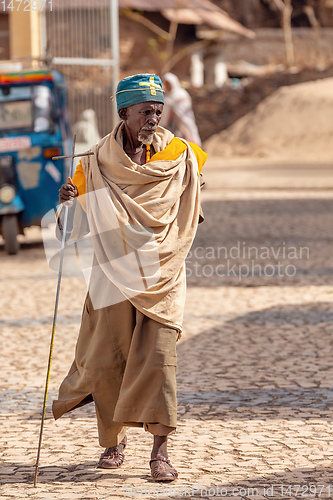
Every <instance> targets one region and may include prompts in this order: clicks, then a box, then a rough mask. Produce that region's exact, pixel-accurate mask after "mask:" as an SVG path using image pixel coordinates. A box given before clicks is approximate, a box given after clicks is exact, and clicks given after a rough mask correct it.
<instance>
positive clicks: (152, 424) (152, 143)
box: [53, 74, 207, 481]
mask: <svg viewBox="0 0 333 500" xmlns="http://www.w3.org/2000/svg"><path fill="white" fill-rule="evenodd" d="M116 100H117V109H118V113H119V117H120V118H121V122H120V123H119V124H117V125H116V127H115V128H114V130H113V131H112V132H111V133H110V134H109V135H107V136H106V137H104V138H103V139H102V140H101V141H100V142H99V143H98V144H96V145H95V146H93V147H92V148H91V151H92V152H93V153H94V155H93V156H87V157H84V158H82V160H81V163H80V164H79V165H78V167H77V169H76V172H75V174H74V176H73V179H71V178H68V179H67V184H64V185H63V186H62V187H61V189H60V192H59V199H60V202H61V203H64V202H69V203H73V205H74V201H75V208H74V206H72V207H71V208H70V210H69V212H70V215H69V232H70V233H71V237H73V235H74V234H76V235H78V234H80V233H81V234H82V227H84V228H85V231H84V232H85V233H86V232H87V231H90V234H91V238H92V245H93V249H94V265H93V272H92V274H91V278H90V285H89V290H88V294H87V298H86V301H85V304H84V308H83V314H82V322H81V327H80V332H79V337H78V341H77V345H76V351H75V359H74V362H73V364H72V367H71V368H70V371H69V373H68V375H67V377H66V378H65V379H64V381H63V382H62V384H61V386H60V389H59V396H58V399H57V400H56V401H54V402H53V414H54V417H55V418H56V419H57V418H59V417H61V415H63V414H64V413H66V412H68V411H71V410H74V409H75V408H78V407H80V406H82V405H84V404H87V403H89V402H92V401H94V403H95V408H96V415H97V424H98V433H99V442H100V445H101V446H103V447H105V451H104V452H103V453H102V455H101V457H100V460H99V463H98V466H99V467H101V468H117V467H119V466H121V465H122V463H123V461H124V449H125V447H126V443H127V437H126V429H127V427H131V426H132V427H135V426H136V427H144V429H145V430H146V431H149V432H150V433H151V434H153V436H154V442H153V448H152V452H151V460H150V469H151V475H152V478H153V479H154V480H156V481H172V480H174V479H176V478H177V477H178V473H177V471H176V469H175V468H174V467H172V465H171V463H170V461H169V459H168V452H167V440H168V436H169V434H171V433H172V432H174V431H175V429H176V421H177V393H176V364H177V355H176V342H177V340H178V338H179V337H180V335H181V331H182V320H183V312H184V304H185V286H186V285H185V276H186V274H185V258H186V256H187V253H188V251H189V249H190V247H191V245H192V242H193V239H194V236H195V233H196V229H197V224H198V221H199V216H200V201H199V194H200V181H199V174H200V171H201V168H202V166H203V164H204V163H205V161H206V157H207V155H206V153H204V152H203V151H202V150H201V149H200V148H199V147H198V146H197V145H195V144H191V143H188V142H186V141H185V140H182V139H180V138H176V137H174V136H173V134H172V133H171V132H169V131H168V130H166V129H163V128H162V127H159V122H160V119H161V115H162V111H163V103H164V98H163V89H162V82H161V79H160V78H159V77H158V76H156V75H152V74H142V75H134V76H131V77H128V78H125V79H124V80H121V81H120V82H119V84H118V87H117V92H116ZM76 197H78V198H77V200H75V198H76ZM77 201H78V202H79V203H77ZM82 221H84V222H82ZM58 224H59V228H60V230H61V217H60V218H59V219H58Z"/></svg>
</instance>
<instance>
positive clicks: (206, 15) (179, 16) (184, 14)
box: [161, 9, 255, 38]
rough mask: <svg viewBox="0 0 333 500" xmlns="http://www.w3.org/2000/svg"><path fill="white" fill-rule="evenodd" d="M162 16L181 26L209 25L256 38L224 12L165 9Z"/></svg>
mask: <svg viewBox="0 0 333 500" xmlns="http://www.w3.org/2000/svg"><path fill="white" fill-rule="evenodd" d="M161 12H162V14H163V16H164V17H166V18H167V19H168V20H169V21H174V20H175V21H177V22H178V23H180V24H197V25H201V24H207V25H208V26H210V27H211V28H215V29H218V30H226V31H232V32H233V33H237V34H238V35H242V36H245V37H247V38H254V37H255V33H254V32H253V31H251V30H249V29H247V28H245V26H243V25H242V24H240V23H238V22H237V21H235V20H234V19H232V18H231V17H229V16H228V15H227V14H226V13H224V12H223V11H222V10H221V11H220V12H219V11H210V10H204V9H194V10H193V9H192V10H190V9H163V10H162V11H161Z"/></svg>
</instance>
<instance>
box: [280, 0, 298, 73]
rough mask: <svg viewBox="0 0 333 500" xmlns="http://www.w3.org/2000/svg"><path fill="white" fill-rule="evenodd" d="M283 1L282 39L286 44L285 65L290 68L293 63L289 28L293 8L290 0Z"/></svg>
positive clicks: (291, 37)
mask: <svg viewBox="0 0 333 500" xmlns="http://www.w3.org/2000/svg"><path fill="white" fill-rule="evenodd" d="M284 3H285V5H284V8H283V11H282V25H283V33H284V40H285V44H286V60H287V67H288V68H291V67H292V66H294V65H295V55H294V45H293V35H292V30H291V13H292V10H293V8H292V5H291V0H285V2H284Z"/></svg>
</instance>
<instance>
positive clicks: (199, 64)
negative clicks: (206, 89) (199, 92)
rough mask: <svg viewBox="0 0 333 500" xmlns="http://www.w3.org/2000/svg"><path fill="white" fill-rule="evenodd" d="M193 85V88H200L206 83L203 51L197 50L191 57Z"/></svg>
mask: <svg viewBox="0 0 333 500" xmlns="http://www.w3.org/2000/svg"><path fill="white" fill-rule="evenodd" d="M190 73H191V84H192V85H193V87H196V88H200V87H202V86H203V85H204V82H205V76H204V75H205V66H204V61H203V50H202V49H201V48H200V49H197V50H196V51H195V52H193V54H192V56H191V67H190Z"/></svg>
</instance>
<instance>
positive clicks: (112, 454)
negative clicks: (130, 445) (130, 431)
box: [97, 436, 127, 469]
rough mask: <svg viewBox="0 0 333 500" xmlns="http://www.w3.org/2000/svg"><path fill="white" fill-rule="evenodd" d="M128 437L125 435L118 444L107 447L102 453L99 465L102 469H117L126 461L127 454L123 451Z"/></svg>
mask: <svg viewBox="0 0 333 500" xmlns="http://www.w3.org/2000/svg"><path fill="white" fill-rule="evenodd" d="M126 444H127V437H126V436H125V437H124V438H123V439H122V441H120V443H119V444H118V445H117V446H112V447H111V448H106V449H105V451H104V452H103V453H102V455H101V457H100V459H99V462H98V464H97V467H98V468H100V469H117V467H120V466H121V464H122V463H123V461H124V458H125V455H124V454H123V453H122V452H123V451H124V449H125V448H126Z"/></svg>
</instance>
